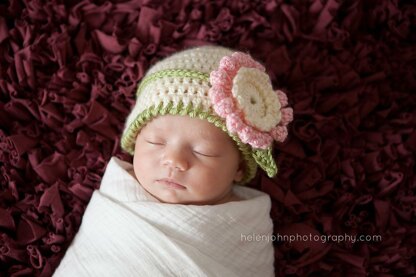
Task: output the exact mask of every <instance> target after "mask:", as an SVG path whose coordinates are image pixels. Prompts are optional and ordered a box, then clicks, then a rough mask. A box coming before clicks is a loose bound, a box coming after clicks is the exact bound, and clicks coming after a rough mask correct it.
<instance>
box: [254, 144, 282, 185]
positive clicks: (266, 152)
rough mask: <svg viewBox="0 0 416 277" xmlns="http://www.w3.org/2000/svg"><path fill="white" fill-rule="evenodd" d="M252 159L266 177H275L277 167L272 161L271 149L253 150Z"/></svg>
mask: <svg viewBox="0 0 416 277" xmlns="http://www.w3.org/2000/svg"><path fill="white" fill-rule="evenodd" d="M253 158H254V160H255V161H256V162H257V164H258V165H259V166H260V167H261V169H263V170H264V171H266V173H267V176H269V177H270V178H272V177H274V176H276V174H277V166H276V162H275V161H274V159H273V155H272V149H271V148H267V149H254V150H253Z"/></svg>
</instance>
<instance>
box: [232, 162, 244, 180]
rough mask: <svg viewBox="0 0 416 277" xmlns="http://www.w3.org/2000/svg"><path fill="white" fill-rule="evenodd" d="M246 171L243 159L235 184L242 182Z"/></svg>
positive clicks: (236, 174)
mask: <svg viewBox="0 0 416 277" xmlns="http://www.w3.org/2000/svg"><path fill="white" fill-rule="evenodd" d="M244 170H245V163H244V160H243V159H240V163H239V164H238V169H237V171H236V173H235V175H234V182H236V183H238V182H240V181H241V180H242V179H243V177H244Z"/></svg>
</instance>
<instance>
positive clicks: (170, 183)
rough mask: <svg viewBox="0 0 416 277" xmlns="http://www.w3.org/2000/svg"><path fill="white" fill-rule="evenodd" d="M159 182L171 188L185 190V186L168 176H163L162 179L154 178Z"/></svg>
mask: <svg viewBox="0 0 416 277" xmlns="http://www.w3.org/2000/svg"><path fill="white" fill-rule="evenodd" d="M156 181H157V182H158V183H159V184H162V185H164V186H166V187H169V188H172V189H181V190H185V189H186V187H185V186H183V185H181V184H179V183H178V182H176V181H175V180H173V179H169V178H163V179H158V180H156Z"/></svg>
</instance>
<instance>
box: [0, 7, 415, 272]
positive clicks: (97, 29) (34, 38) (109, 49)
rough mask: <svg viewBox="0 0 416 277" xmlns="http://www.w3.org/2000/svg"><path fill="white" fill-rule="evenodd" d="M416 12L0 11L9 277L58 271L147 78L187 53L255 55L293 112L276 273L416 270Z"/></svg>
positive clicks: (1, 234)
mask: <svg viewBox="0 0 416 277" xmlns="http://www.w3.org/2000/svg"><path fill="white" fill-rule="evenodd" d="M415 29H416V5H415V4H412V3H411V1H389V0H380V1H358V0H351V1H338V0H313V1H282V0H277V1H264V0H256V1H223V0H217V1H188V0H187V1H179V0H178V1H146V0H144V1H139V0H138V1H135V0H131V1H121V0H120V1H116V0H114V1H101V0H96V1H92V0H84V1H81V2H78V1H62V0H55V1H46V0H37V1H17V0H10V1H9V2H8V3H4V2H2V4H0V173H1V174H0V182H1V189H0V275H1V276H29V275H30V276H50V275H51V274H52V273H53V271H54V269H55V268H56V267H57V265H58V264H59V262H60V260H61V259H62V257H63V255H64V253H65V250H66V249H67V247H68V246H69V244H70V243H71V241H72V239H73V237H74V236H75V234H76V232H77V230H78V228H79V225H80V222H81V218H82V215H83V212H84V210H85V207H86V205H87V204H88V201H89V199H90V197H91V194H92V192H93V190H94V189H97V188H98V187H99V185H100V180H101V177H102V174H103V172H104V169H105V166H106V164H107V162H108V160H109V159H110V157H111V156H113V155H114V156H117V157H119V158H121V159H123V160H130V161H131V158H130V157H128V156H127V155H126V154H125V153H122V152H121V150H120V148H119V140H120V134H121V131H122V129H123V123H124V120H125V118H126V116H127V114H128V113H129V110H130V108H131V106H132V105H133V103H134V90H135V86H136V83H137V81H138V80H140V78H141V77H142V76H143V74H144V73H145V71H146V70H147V69H148V68H149V66H150V65H151V64H152V63H154V62H155V61H157V60H159V59H160V58H162V57H165V56H166V55H168V54H171V53H173V52H175V51H177V50H179V49H183V48H186V47H191V46H197V45H203V44H220V45H224V46H228V47H232V48H236V49H240V50H243V51H249V52H250V53H252V54H253V56H254V57H255V58H257V59H258V60H260V61H262V62H263V63H264V64H265V65H266V68H267V70H268V73H269V74H270V76H271V77H272V80H273V82H274V85H275V87H276V88H281V89H283V90H285V91H286V92H287V94H288V97H289V101H290V105H291V106H293V107H294V117H295V120H294V122H293V124H292V125H290V130H289V131H290V134H289V138H288V140H287V142H286V143H284V144H281V145H277V146H276V148H275V154H276V157H277V158H276V159H277V162H278V165H279V168H280V170H279V175H278V176H277V177H276V178H274V179H268V178H266V177H265V175H264V174H263V173H260V172H259V174H258V176H257V178H256V179H255V180H254V181H253V183H252V184H251V185H252V186H253V187H257V188H259V189H261V190H263V191H265V192H267V193H269V194H270V195H271V197H272V200H273V206H272V212H271V214H272V217H273V220H274V226H275V235H278V234H280V235H283V234H286V235H293V234H301V235H312V236H315V235H316V236H320V235H343V234H349V235H354V234H355V235H362V234H364V235H381V236H382V241H371V242H356V243H351V242H327V243H322V242H316V241H297V242H292V243H290V242H287V241H286V242H282V241H279V242H278V241H276V242H275V257H276V262H275V267H276V276H311V275H314V276H315V275H316V276H318V275H319V276H320V275H322V276H413V275H415V274H416V268H415V264H416V263H415V262H416V260H415V259H416V255H415V249H416V239H415V238H416V236H415V234H416V227H415V226H416V225H415V223H416V175H415V172H416V165H415V160H416V159H415V154H414V153H416V128H415V126H416V112H415V111H416V96H415V92H416V70H415V65H416V45H415V42H416V33H415Z"/></svg>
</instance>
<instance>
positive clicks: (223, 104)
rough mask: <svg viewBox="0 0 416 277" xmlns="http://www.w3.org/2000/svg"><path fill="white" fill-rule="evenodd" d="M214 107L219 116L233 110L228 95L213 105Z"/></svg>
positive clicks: (231, 101)
mask: <svg viewBox="0 0 416 277" xmlns="http://www.w3.org/2000/svg"><path fill="white" fill-rule="evenodd" d="M214 109H215V112H216V113H217V114H218V115H219V116H221V117H226V116H227V115H229V114H231V113H232V112H233V110H234V103H233V100H232V99H231V98H229V97H227V98H224V99H222V100H220V101H218V102H217V103H216V104H215V105H214Z"/></svg>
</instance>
